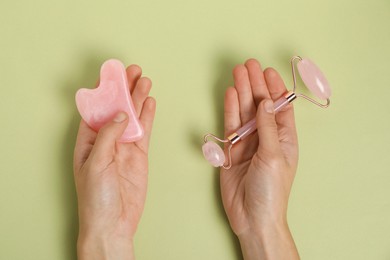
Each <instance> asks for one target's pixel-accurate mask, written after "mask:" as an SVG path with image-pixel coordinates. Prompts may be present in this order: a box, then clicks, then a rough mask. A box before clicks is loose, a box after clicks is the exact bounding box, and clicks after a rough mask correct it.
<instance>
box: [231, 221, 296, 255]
mask: <svg viewBox="0 0 390 260" xmlns="http://www.w3.org/2000/svg"><path fill="white" fill-rule="evenodd" d="M238 238H239V240H240V245H241V250H242V254H243V257H244V259H245V260H259V259H261V260H286V259H288V260H296V259H299V255H298V251H297V248H296V246H295V243H294V240H293V238H292V235H291V232H290V230H289V228H288V225H287V224H274V223H272V224H270V225H266V226H264V227H262V228H261V229H259V230H257V231H255V230H249V231H248V232H245V233H243V234H241V235H239V236H238Z"/></svg>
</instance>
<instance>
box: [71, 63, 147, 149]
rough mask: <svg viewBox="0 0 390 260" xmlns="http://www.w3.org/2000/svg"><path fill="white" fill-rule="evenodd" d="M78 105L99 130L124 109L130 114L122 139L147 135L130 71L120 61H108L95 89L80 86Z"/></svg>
mask: <svg viewBox="0 0 390 260" xmlns="http://www.w3.org/2000/svg"><path fill="white" fill-rule="evenodd" d="M76 105H77V109H78V110H79V112H80V115H81V117H82V118H83V119H84V121H85V122H86V123H87V124H88V126H89V127H91V128H92V129H93V130H95V131H96V132H97V131H99V129H100V128H101V127H102V126H103V125H105V124H106V123H107V122H109V121H111V120H112V119H113V118H114V117H115V116H116V114H117V113H119V112H121V111H123V112H125V113H127V115H128V117H129V123H128V125H127V127H126V130H125V132H124V133H123V135H122V136H121V138H120V139H119V141H120V142H134V141H137V140H139V139H141V138H142V137H143V135H144V131H143V128H142V126H141V123H140V122H139V119H138V117H137V114H136V112H135V109H134V105H133V102H132V100H131V96H130V91H129V85H128V82H127V76H126V70H125V67H124V66H123V64H122V63H121V62H120V61H119V60H114V59H111V60H108V61H106V62H104V63H103V65H102V67H101V69H100V84H99V86H98V87H97V88H95V89H85V88H82V89H79V90H78V91H77V93H76Z"/></svg>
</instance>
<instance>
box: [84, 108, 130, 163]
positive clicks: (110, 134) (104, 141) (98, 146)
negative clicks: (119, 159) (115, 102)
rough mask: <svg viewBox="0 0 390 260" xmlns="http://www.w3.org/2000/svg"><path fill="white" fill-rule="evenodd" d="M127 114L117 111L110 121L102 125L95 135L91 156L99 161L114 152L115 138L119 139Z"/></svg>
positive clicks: (125, 124)
mask: <svg viewBox="0 0 390 260" xmlns="http://www.w3.org/2000/svg"><path fill="white" fill-rule="evenodd" d="M127 121H128V116H127V114H126V113H125V112H119V113H118V114H117V115H116V116H115V117H114V118H113V119H112V120H111V122H109V123H107V124H106V125H104V126H103V127H102V128H101V129H100V130H99V133H98V135H97V137H96V141H95V144H94V146H93V148H92V151H91V156H92V157H93V158H94V159H96V160H98V161H100V160H102V159H104V158H107V156H109V157H110V156H111V155H113V154H114V152H115V144H116V140H117V139H119V138H120V137H121V136H122V134H123V132H124V131H125V129H126V127H127Z"/></svg>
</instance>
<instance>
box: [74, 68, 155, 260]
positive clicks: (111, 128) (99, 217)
mask: <svg viewBox="0 0 390 260" xmlns="http://www.w3.org/2000/svg"><path fill="white" fill-rule="evenodd" d="M126 72H127V79H128V83H129V88H130V92H131V95H132V100H133V103H134V107H135V110H136V112H137V113H138V116H139V118H140V121H141V124H142V126H143V128H144V132H145V135H144V137H143V138H142V139H141V140H139V141H137V142H134V143H120V142H117V141H116V140H117V139H118V138H120V137H121V135H122V133H123V132H124V130H125V128H126V126H127V123H128V117H127V114H126V113H124V112H121V113H119V114H118V115H117V116H116V117H115V118H114V119H113V121H112V122H109V123H107V124H106V125H105V126H104V127H102V128H101V129H100V131H99V133H96V132H94V131H93V130H92V129H91V128H89V127H88V125H87V124H86V123H85V122H84V121H83V120H81V122H80V128H79V132H78V136H77V141H76V147H75V152H74V177H75V182H76V190H77V198H78V211H79V237H78V242H77V244H78V245H77V251H78V256H79V259H94V260H96V259H134V253H133V238H134V234H135V232H136V229H137V225H138V222H139V220H140V218H141V215H142V211H143V209H144V204H145V198H146V188H147V179H148V146H149V139H150V135H151V130H152V124H153V120H154V114H155V109H156V103H155V100H154V99H153V98H152V97H148V95H149V91H150V89H151V81H150V80H149V79H148V78H145V77H144V78H140V77H141V74H142V72H141V68H140V67H138V66H136V65H132V66H129V67H128V68H127V69H126Z"/></svg>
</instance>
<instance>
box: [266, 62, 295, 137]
mask: <svg viewBox="0 0 390 260" xmlns="http://www.w3.org/2000/svg"><path fill="white" fill-rule="evenodd" d="M264 75H265V80H266V82H267V86H268V89H269V92H270V95H271V98H272V99H273V100H274V101H276V100H277V99H279V98H280V97H282V96H283V95H284V94H285V93H286V92H287V89H286V86H285V85H284V82H283V80H282V78H281V77H280V75H279V73H278V72H277V71H276V70H274V69H272V68H268V69H266V70H265V72H264ZM276 123H277V125H278V127H279V128H283V133H284V138H287V139H288V140H289V141H291V142H294V143H296V142H297V130H296V126H295V118H294V109H293V106H292V104H290V105H287V106H286V107H285V108H284V109H282V110H281V111H279V112H278V113H277V114H276Z"/></svg>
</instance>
